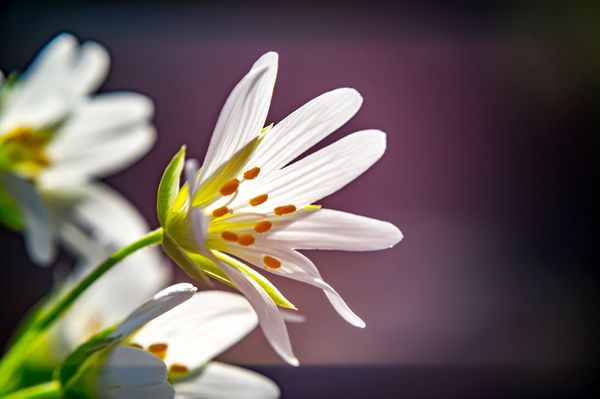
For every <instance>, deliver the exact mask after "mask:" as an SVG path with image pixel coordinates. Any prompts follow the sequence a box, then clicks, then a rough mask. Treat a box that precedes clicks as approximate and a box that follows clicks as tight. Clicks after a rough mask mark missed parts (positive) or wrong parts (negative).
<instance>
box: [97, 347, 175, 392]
mask: <svg viewBox="0 0 600 399" xmlns="http://www.w3.org/2000/svg"><path fill="white" fill-rule="evenodd" d="M167 378H168V375H167V367H166V365H165V363H164V362H163V361H162V360H160V359H159V358H157V357H156V356H154V355H152V354H150V353H148V352H146V351H143V350H140V349H136V348H132V347H129V346H118V347H116V348H115V349H114V350H113V351H112V353H111V354H110V356H109V357H108V359H107V361H106V363H105V364H104V365H103V367H102V368H101V369H100V372H99V373H98V376H97V380H96V387H95V388H96V392H95V393H96V395H97V396H98V397H100V398H104V399H148V398H152V399H172V398H173V397H174V396H175V390H174V389H173V387H172V386H171V385H170V384H169V382H168V380H167Z"/></svg>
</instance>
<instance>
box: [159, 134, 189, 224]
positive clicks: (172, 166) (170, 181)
mask: <svg viewBox="0 0 600 399" xmlns="http://www.w3.org/2000/svg"><path fill="white" fill-rule="evenodd" d="M184 162H185V146H182V147H181V149H180V150H179V151H178V152H177V154H175V156H174V157H173V159H171V162H169V165H168V166H167V168H166V169H165V172H164V173H163V175H162V178H161V179H160V184H159V185H158V194H157V199H156V210H157V213H158V220H159V222H160V225H161V226H163V227H164V226H166V224H167V219H168V218H169V212H170V211H171V210H172V209H173V204H174V203H175V198H176V197H177V193H178V192H179V179H180V177H181V172H182V171H183V166H184Z"/></svg>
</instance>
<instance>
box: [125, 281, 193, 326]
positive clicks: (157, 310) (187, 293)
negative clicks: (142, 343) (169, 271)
mask: <svg viewBox="0 0 600 399" xmlns="http://www.w3.org/2000/svg"><path fill="white" fill-rule="evenodd" d="M195 292H196V287H194V286H193V285H191V284H188V283H180V284H175V285H172V286H170V287H168V288H165V289H164V290H162V291H161V292H159V293H158V294H156V295H155V296H154V297H153V298H152V299H150V300H148V301H146V303H144V304H143V305H142V306H140V307H138V308H137V309H136V310H135V311H133V312H132V313H131V314H130V315H129V316H128V317H127V318H126V319H125V320H124V321H123V322H122V323H121V324H120V325H119V326H117V328H116V329H115V331H114V332H113V336H119V335H120V336H122V337H123V338H127V337H128V336H129V335H131V334H132V333H133V332H134V331H136V330H137V329H139V328H141V327H142V326H143V325H144V324H146V323H148V322H149V321H150V320H152V319H154V318H156V317H158V316H160V315H161V314H163V313H165V312H168V311H169V310H171V309H172V308H174V307H175V306H177V305H179V304H181V303H183V302H185V301H187V300H188V299H190V298H191V297H192V296H194V293H195Z"/></svg>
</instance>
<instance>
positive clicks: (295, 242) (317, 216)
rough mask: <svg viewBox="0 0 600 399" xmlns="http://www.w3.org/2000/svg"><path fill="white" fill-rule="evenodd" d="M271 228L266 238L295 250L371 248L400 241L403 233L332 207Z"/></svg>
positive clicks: (389, 225) (388, 246) (360, 249)
mask: <svg viewBox="0 0 600 399" xmlns="http://www.w3.org/2000/svg"><path fill="white" fill-rule="evenodd" d="M271 231H272V232H270V233H269V236H268V238H269V240H275V241H280V242H282V243H285V244H286V245H288V246H289V247H291V248H296V249H338V250H344V251H374V250H379V249H385V248H390V247H392V246H394V245H395V244H397V243H398V242H400V240H402V233H401V232H400V230H398V228H397V227H396V226H394V225H393V224H391V223H388V222H383V221H381V220H376V219H371V218H368V217H364V216H359V215H354V214H352V213H347V212H341V211H335V210H331V209H320V210H317V211H314V212H309V213H305V214H304V215H303V216H302V217H299V218H289V219H287V220H286V221H285V222H282V223H281V224H278V226H277V229H273V230H271Z"/></svg>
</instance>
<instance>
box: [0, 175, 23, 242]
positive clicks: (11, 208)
mask: <svg viewBox="0 0 600 399" xmlns="http://www.w3.org/2000/svg"><path fill="white" fill-rule="evenodd" d="M3 184H4V183H3V181H2V172H0V224H2V225H4V226H5V227H7V228H9V229H11V230H14V231H22V230H23V227H24V223H23V218H22V217H21V211H20V210H19V207H18V206H17V204H16V203H15V201H14V200H13V198H12V197H11V196H10V195H9V194H8V193H7V192H6V190H5V189H4V188H3Z"/></svg>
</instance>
